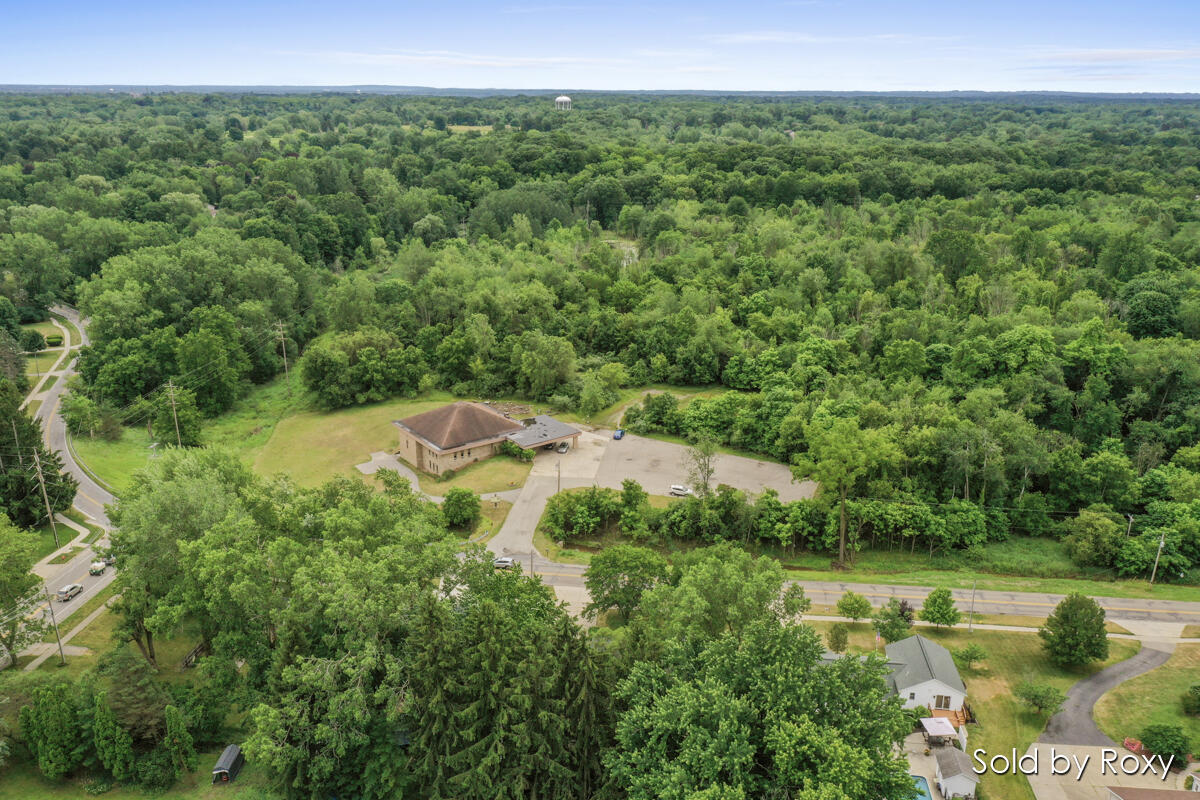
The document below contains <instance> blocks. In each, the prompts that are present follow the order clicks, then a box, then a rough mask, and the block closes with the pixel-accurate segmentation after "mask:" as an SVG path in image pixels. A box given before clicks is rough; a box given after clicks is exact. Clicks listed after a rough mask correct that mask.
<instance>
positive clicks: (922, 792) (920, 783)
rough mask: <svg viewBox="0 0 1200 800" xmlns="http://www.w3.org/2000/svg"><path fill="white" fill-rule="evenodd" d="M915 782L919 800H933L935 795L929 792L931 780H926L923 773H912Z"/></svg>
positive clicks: (911, 776)
mask: <svg viewBox="0 0 1200 800" xmlns="http://www.w3.org/2000/svg"><path fill="white" fill-rule="evenodd" d="M909 777H910V778H912V779H913V782H914V783H916V784H917V791H918V792H919V794H918V795H917V800H933V795H931V794H930V793H929V781H927V780H925V778H924V776H922V775H910V776H909Z"/></svg>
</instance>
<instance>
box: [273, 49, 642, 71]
mask: <svg viewBox="0 0 1200 800" xmlns="http://www.w3.org/2000/svg"><path fill="white" fill-rule="evenodd" d="M284 55H301V56H307V57H315V58H322V59H326V60H329V61H335V62H338V63H342V64H366V65H370V66H400V65H408V64H422V65H427V66H429V65H432V66H444V67H486V68H489V69H509V68H526V67H569V66H575V67H619V66H627V65H628V64H629V63H630V62H629V60H628V59H622V58H593V57H587V56H511V55H484V54H480V53H460V52H456V51H454V50H395V51H390V52H355V51H349V50H323V51H318V52H314V53H284Z"/></svg>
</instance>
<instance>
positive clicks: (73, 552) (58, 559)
mask: <svg viewBox="0 0 1200 800" xmlns="http://www.w3.org/2000/svg"><path fill="white" fill-rule="evenodd" d="M74 532H75V531H71V533H74ZM60 538H61V537H60ZM72 538H73V537H72ZM81 550H83V546H82V545H75V546H74V547H72V548H71V549H70V550H67V551H66V552H65V553H60V554H59V555H57V556H55V557H54V558H52V559H50V563H51V564H66V563H67V562H68V561H70V560H71V559H72V558H74V557H75V556H77V555H79V551H81Z"/></svg>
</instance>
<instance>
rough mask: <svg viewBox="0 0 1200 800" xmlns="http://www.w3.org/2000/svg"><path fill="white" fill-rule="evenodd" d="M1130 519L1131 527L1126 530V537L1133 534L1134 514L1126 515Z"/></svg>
mask: <svg viewBox="0 0 1200 800" xmlns="http://www.w3.org/2000/svg"><path fill="white" fill-rule="evenodd" d="M1125 516H1127V517H1129V527H1127V528H1126V529H1125V535H1126V536H1127V537H1128V536H1130V535H1131V534H1132V533H1133V514H1126V515H1125Z"/></svg>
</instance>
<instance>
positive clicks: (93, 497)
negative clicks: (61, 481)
mask: <svg viewBox="0 0 1200 800" xmlns="http://www.w3.org/2000/svg"><path fill="white" fill-rule="evenodd" d="M52 310H53V311H54V313H55V314H58V315H60V316H62V317H65V318H66V319H68V320H70V321H71V324H72V325H74V326H75V329H76V330H78V331H79V333H80V335H81V336H82V337H83V341H82V342H81V344H84V345H86V344H87V343H88V337H87V332H86V331H85V330H84V326H83V321H82V320H81V319H80V318H79V314H78V313H77V312H76V311H75V309H73V308H68V307H66V306H55V307H54V308H53V309H52ZM72 344H75V342H72ZM75 361H76V357H74V356H69V357H68V360H67V364H66V366H65V367H64V368H63V371H62V377H61V378H59V379H58V380H57V381H55V382H54V385H53V386H51V387H50V390H49V391H48V392H46V397H45V399H44V400H43V401H42V405H41V407H40V408H39V409H38V413H37V418H38V419H39V420H41V423H42V429H43V430H44V431H45V434H46V445H47V446H48V447H49V448H50V449H51V450H53V451H55V452H57V453H58V454H59V456H60V457H61V458H62V462H63V467H64V468H65V469H66V471H67V472H68V473H70V474H71V476H72V477H74V478H75V480H77V481H78V482H79V491H78V492H77V493H76V495H75V507H76V508H78V509H79V510H80V511H82V512H83V513H84V514H86V515H87V516H89V517H91V518H92V519H94V520H96V522H98V523H100V525H102V526H103V527H105V528H107V527H108V526H109V521H108V515H107V514H106V513H104V507H105V506H106V505H109V504H111V503H114V502H116V498H115V497H113V496H112V494H110V493H109V492H108V490H106V489H105V488H104V487H103V486H101V485H100V484H98V483H96V482H95V481H94V480H92V478H91V477H90V476H89V475H88V474H87V473H86V472H84V471H83V469H82V468H81V467H80V466H79V464H78V463H76V461H75V459H74V458H73V457H72V455H71V450H70V448H68V447H67V426H66V423H65V422H63V418H62V415H61V414H60V413H59V405H60V403H61V402H62V396H63V394H64V393H65V392H66V391H67V379H68V378H70V377H71V376H72V375H74V374H75Z"/></svg>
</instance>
